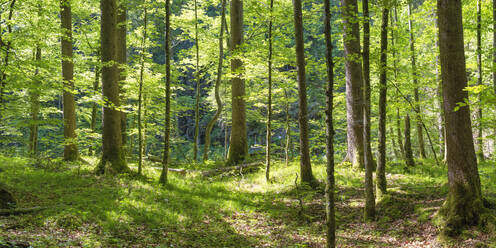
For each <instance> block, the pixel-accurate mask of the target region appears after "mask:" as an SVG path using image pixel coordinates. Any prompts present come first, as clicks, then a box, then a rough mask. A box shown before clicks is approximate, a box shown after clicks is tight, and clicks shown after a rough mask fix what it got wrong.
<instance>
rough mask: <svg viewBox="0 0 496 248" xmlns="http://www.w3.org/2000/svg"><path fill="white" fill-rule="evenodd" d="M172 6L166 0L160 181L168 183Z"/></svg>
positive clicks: (168, 0) (163, 183)
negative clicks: (163, 120) (162, 152)
mask: <svg viewBox="0 0 496 248" xmlns="http://www.w3.org/2000/svg"><path fill="white" fill-rule="evenodd" d="M170 16H171V6H170V0H165V132H164V155H163V158H162V173H161V174H160V179H159V183H160V184H162V185H165V184H167V180H168V178H167V172H168V171H169V150H170V129H171V127H170V101H171V89H170V84H171V64H170V60H171V47H170V43H171V37H170V36H171V30H170V29H171V26H170Z"/></svg>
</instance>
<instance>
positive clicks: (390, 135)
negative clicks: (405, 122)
mask: <svg viewBox="0 0 496 248" xmlns="http://www.w3.org/2000/svg"><path fill="white" fill-rule="evenodd" d="M388 126H389V137H391V143H392V146H393V153H394V157H395V158H396V159H401V158H402V157H401V153H400V151H399V149H398V146H397V145H396V139H395V138H396V137H395V135H394V130H393V125H392V123H390V124H389V125H388Z"/></svg>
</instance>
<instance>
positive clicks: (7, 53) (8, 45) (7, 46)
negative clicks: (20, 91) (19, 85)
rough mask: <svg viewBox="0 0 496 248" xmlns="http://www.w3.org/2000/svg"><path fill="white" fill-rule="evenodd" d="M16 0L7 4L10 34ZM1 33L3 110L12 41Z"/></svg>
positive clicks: (0, 88)
mask: <svg viewBox="0 0 496 248" xmlns="http://www.w3.org/2000/svg"><path fill="white" fill-rule="evenodd" d="M15 3H16V0H12V1H11V2H10V4H9V16H8V17H7V20H8V22H7V33H8V34H11V33H12V24H11V21H12V17H13V15H14V7H15ZM1 38H2V34H0V48H4V47H5V48H4V49H5V57H4V58H3V62H4V68H5V69H4V71H2V72H0V111H2V110H3V108H4V107H5V106H4V105H5V99H4V94H5V86H6V84H7V72H6V71H5V70H7V67H8V66H9V59H10V49H11V48H12V41H11V40H9V41H7V42H6V43H5V42H4V41H3V40H2V39H1ZM1 116H2V112H0V117H1Z"/></svg>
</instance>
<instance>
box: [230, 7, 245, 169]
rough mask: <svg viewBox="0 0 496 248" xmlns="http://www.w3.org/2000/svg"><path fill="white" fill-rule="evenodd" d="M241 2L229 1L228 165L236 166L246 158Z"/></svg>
mask: <svg viewBox="0 0 496 248" xmlns="http://www.w3.org/2000/svg"><path fill="white" fill-rule="evenodd" d="M243 42H244V38H243V0H232V1H231V55H232V59H231V72H232V74H233V77H232V79H231V85H232V86H231V87H232V89H231V99H232V113H231V114H232V127H231V142H230V145H229V154H228V158H227V163H228V164H237V163H240V162H242V161H244V160H245V159H246V158H247V157H248V137H247V132H246V107H245V99H244V97H245V80H244V79H243V70H244V69H243V62H242V61H241V59H240V56H241V53H242V50H243V48H242V46H243Z"/></svg>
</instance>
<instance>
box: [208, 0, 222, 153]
mask: <svg viewBox="0 0 496 248" xmlns="http://www.w3.org/2000/svg"><path fill="white" fill-rule="evenodd" d="M221 5H222V10H221V17H220V18H221V24H220V31H219V62H218V63H219V64H218V65H217V77H216V79H215V89H214V91H215V93H214V94H215V102H216V103H217V111H215V115H214V117H212V119H211V120H210V121H209V122H208V124H207V128H206V130H205V146H204V147H203V148H204V149H203V162H205V161H207V160H208V152H209V149H210V134H211V133H212V129H213V128H214V125H215V123H216V122H217V120H218V119H219V117H220V115H221V114H222V108H223V106H222V99H221V98H220V92H219V91H220V84H221V83H222V68H223V65H224V29H225V27H224V26H225V24H226V23H225V22H224V18H225V16H226V0H221ZM224 129H225V130H224V132H226V131H227V128H226V127H224ZM226 137H227V135H226ZM225 143H226V144H227V142H225Z"/></svg>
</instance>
